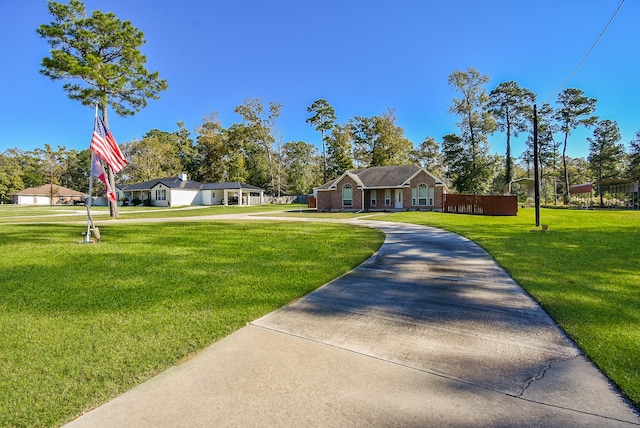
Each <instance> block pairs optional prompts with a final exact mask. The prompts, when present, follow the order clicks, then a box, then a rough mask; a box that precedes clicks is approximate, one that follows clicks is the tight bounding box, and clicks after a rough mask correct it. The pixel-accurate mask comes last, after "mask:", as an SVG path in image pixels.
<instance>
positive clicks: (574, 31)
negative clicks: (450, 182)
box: [0, 0, 640, 157]
mask: <svg viewBox="0 0 640 428" xmlns="http://www.w3.org/2000/svg"><path fill="white" fill-rule="evenodd" d="M85 4H86V6H87V10H88V11H89V12H90V11H92V10H95V9H100V10H102V11H103V12H114V13H115V14H116V15H117V16H118V17H119V18H120V19H123V20H130V21H131V22H132V24H133V25H134V26H136V27H138V28H139V29H140V30H142V31H143V32H144V34H145V36H146V39H147V44H146V45H145V46H144V47H143V53H144V54H145V55H146V56H147V60H148V69H149V70H152V71H153V70H157V71H159V73H160V76H161V77H162V78H164V79H166V80H167V82H168V85H169V89H168V90H167V91H166V92H164V93H163V94H162V95H161V98H160V100H155V101H150V102H149V105H148V106H147V107H146V108H145V109H143V110H142V111H141V112H140V113H138V114H136V115H135V116H133V117H127V118H120V117H118V116H116V115H115V113H111V115H110V116H109V120H110V128H111V131H112V133H113V134H114V136H115V138H116V140H117V141H118V142H119V143H125V142H128V141H131V140H133V139H136V138H137V139H140V138H141V137H142V136H143V135H144V134H145V133H146V132H148V131H149V130H151V129H154V128H157V129H160V130H163V131H168V132H172V131H174V130H176V129H177V126H176V123H177V122H178V121H182V122H185V124H186V127H187V129H189V130H190V131H192V132H193V131H194V130H195V128H196V127H197V126H198V125H200V124H201V123H202V119H203V118H204V117H207V116H209V115H210V114H211V113H212V112H217V113H218V117H219V119H220V120H221V121H222V124H223V126H225V127H228V126H230V125H231V124H233V123H236V122H240V120H241V118H240V116H238V115H236V114H235V113H233V109H234V108H235V107H236V106H238V105H240V104H242V102H243V100H244V99H245V98H254V97H255V98H261V99H263V101H264V102H265V103H267V102H269V101H278V102H280V103H281V104H282V106H283V107H282V114H281V116H280V118H279V120H278V122H277V124H278V127H279V129H280V131H281V132H282V133H283V142H287V141H294V140H295V141H300V140H302V141H306V142H309V143H313V144H316V145H319V143H320V135H319V133H318V132H316V131H314V130H313V128H311V127H310V126H309V125H308V124H307V123H305V119H306V118H307V117H309V114H308V113H307V111H306V108H307V106H309V105H311V103H312V102H313V101H314V100H316V99H318V98H324V99H326V100H327V101H328V102H329V103H330V104H331V105H332V106H333V107H334V109H335V111H336V115H337V116H338V123H341V124H342V123H346V122H347V121H348V120H349V119H350V118H352V117H354V116H373V115H379V114H382V113H383V112H384V111H385V110H386V109H387V108H394V109H395V113H396V116H397V122H396V123H397V125H399V126H402V127H403V128H404V129H405V135H406V136H407V138H409V139H410V140H411V141H413V142H414V144H416V145H417V144H419V143H421V142H422V141H423V140H424V139H425V137H427V136H432V137H434V138H436V140H437V141H441V137H442V136H443V135H445V134H448V133H450V132H456V131H457V127H456V121H457V118H456V117H455V116H453V115H451V114H449V113H448V112H447V111H448V109H449V107H450V106H451V100H452V98H453V97H455V96H457V94H456V93H455V92H454V90H453V89H452V88H451V87H449V85H448V84H447V77H448V75H449V74H450V73H452V72H453V71H455V70H457V69H461V70H466V69H467V68H468V67H475V68H476V69H478V70H479V71H480V72H482V73H483V74H488V75H489V76H490V78H491V80H490V81H489V83H488V84H487V85H486V89H487V91H490V90H491V89H493V88H495V87H496V86H497V85H498V84H499V83H500V82H503V81H508V80H515V81H516V82H518V84H519V85H520V86H522V87H525V88H528V89H530V90H531V91H533V92H534V93H536V95H537V97H538V103H539V104H541V103H542V102H543V101H545V100H547V99H548V98H549V97H550V96H551V95H552V93H553V92H554V91H555V90H556V89H557V88H558V86H559V85H560V84H561V83H562V82H563V81H564V80H565V79H566V78H567V77H568V76H569V74H570V73H571V71H572V70H573V69H574V68H575V67H576V66H577V65H578V63H579V62H580V60H581V59H582V58H583V57H584V55H585V54H586V53H587V51H588V50H589V48H590V47H591V45H592V44H593V42H594V41H595V39H596V38H597V36H598V35H599V34H600V32H601V31H602V29H603V28H604V26H605V25H606V23H607V22H608V21H609V18H610V17H611V16H612V14H613V13H614V11H615V10H616V9H617V7H618V6H619V4H620V0H538V1H535V2H529V1H520V0H486V1H477V0H449V1H432V0H394V1H379V0H353V1H350V0H339V1H338V0H324V1H322V0H318V1H314V2H311V1H303V0H271V1H267V0H233V1H231V0H229V1H219V0H218V1H217V0H181V1H166V0H109V1H106V0H86V1H85ZM0 16H3V17H4V19H3V25H2V26H0V47H1V48H2V52H3V66H2V67H0V94H2V103H0V151H4V150H6V149H7V148H14V147H17V148H19V149H22V150H33V149H35V148H37V147H44V144H45V143H48V144H50V145H52V146H53V147H54V148H55V147H56V146H65V147H67V148H68V149H71V148H75V149H79V150H80V149H85V148H88V146H89V141H90V137H91V132H92V128H93V110H92V109H91V108H88V107H84V106H82V105H80V104H79V103H78V102H75V101H72V100H69V99H68V98H67V97H66V94H65V92H64V91H63V90H62V83H60V82H54V81H51V80H49V79H48V78H46V77H44V76H42V75H40V74H39V69H40V61H41V59H42V58H43V57H44V56H47V55H48V53H49V46H48V44H47V43H46V42H45V41H44V40H42V39H40V38H39V36H38V34H37V33H36V31H35V29H36V28H37V27H38V26H39V25H40V24H43V23H49V22H50V21H51V16H50V15H49V13H48V10H47V7H46V1H44V0H25V1H3V2H1V4H0ZM639 18H640V2H638V1H632V0H627V1H626V2H625V3H624V5H623V6H622V9H621V11H620V13H619V14H618V16H617V17H616V18H615V20H614V21H613V23H612V25H611V26H610V27H609V29H608V30H607V32H606V33H605V35H604V37H603V38H602V39H601V41H600V42H599V44H598V45H597V46H596V48H595V49H594V51H593V52H592V53H591V55H590V56H589V58H588V59H587V60H586V62H585V63H584V64H583V66H582V67H581V68H580V69H579V70H578V72H577V73H576V74H575V76H574V77H573V78H572V79H571V81H570V82H569V83H568V84H567V85H566V86H565V87H576V88H580V89H582V90H584V92H585V93H586V95H588V96H590V97H594V98H597V99H598V108H597V114H598V115H599V116H600V118H601V119H611V120H616V121H617V122H618V124H619V125H620V129H621V132H622V136H623V138H622V142H623V143H625V144H627V143H628V142H629V141H630V140H631V139H633V138H634V136H635V133H636V131H638V130H640V26H638V24H637V23H638V19H639ZM555 99H556V96H555V95H554V96H553V98H552V99H551V102H552V104H555ZM591 135H592V130H586V131H580V132H578V131H576V132H575V133H574V134H573V135H572V136H570V137H569V138H570V139H569V148H568V154H569V155H570V156H574V157H577V156H587V155H588V143H587V141H586V138H587V137H588V136H591ZM559 138H560V136H558V139H559ZM490 142H491V148H492V151H493V152H495V153H500V154H504V150H505V138H504V136H503V135H501V134H494V135H493V136H492V137H490ZM523 150H524V138H522V137H521V138H519V139H518V140H517V141H516V143H515V144H514V149H513V154H514V155H515V156H519V155H520V154H521V153H522V151H523Z"/></svg>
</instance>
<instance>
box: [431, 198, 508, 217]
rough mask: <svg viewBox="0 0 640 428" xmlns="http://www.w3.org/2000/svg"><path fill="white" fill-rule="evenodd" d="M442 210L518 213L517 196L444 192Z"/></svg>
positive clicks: (462, 212) (472, 212) (491, 213)
mask: <svg viewBox="0 0 640 428" xmlns="http://www.w3.org/2000/svg"><path fill="white" fill-rule="evenodd" d="M442 210H443V211H444V212H446V213H458V214H478V215H518V197H517V196H480V195H459V194H445V195H443V201H442Z"/></svg>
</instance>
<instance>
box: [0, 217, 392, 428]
mask: <svg viewBox="0 0 640 428" xmlns="http://www.w3.org/2000/svg"><path fill="white" fill-rule="evenodd" d="M123 211H124V210H123ZM195 211H204V210H195ZM80 229H83V226H80V225H77V224H72V223H69V224H67V223H62V224H23V225H17V224H10V225H9V224H6V225H0V251H1V252H2V254H3V256H2V257H1V258H0V426H16V427H19V426H30V427H31V426H56V425H60V424H62V423H64V422H66V421H69V420H70V419H72V418H74V417H75V416H77V415H78V414H80V413H82V412H83V411H86V410H88V409H91V408H93V407H95V406H98V405H99V404H101V403H103V402H105V401H107V400H108V399H110V398H112V397H115V396H117V395H119V394H121V393H122V392H124V391H126V390H128V389H130V388H131V387H133V386H134V385H136V384H139V383H140V382H142V381H144V380H146V379H148V378H150V377H152V376H153V375H155V374H157V373H159V372H160V371H162V370H164V369H166V368H167V367H169V366H171V365H172V364H175V363H176V362H178V361H180V360H181V359H183V358H186V357H188V356H189V355H191V354H193V353H195V352H197V351H198V350H201V349H203V348H204V347H206V346H207V345H209V344H211V343H212V342H214V341H216V340H218V339H220V338H222V337H224V336H226V335H228V334H230V333H231V332H233V331H235V330H236V329H238V328H241V327H242V326H244V325H245V324H246V323H247V322H249V321H251V320H254V319H256V318H258V317H260V316H261V315H263V314H265V313H268V312H270V311H272V310H274V309H276V308H278V307H280V306H282V305H284V304H286V303H287V302H289V301H291V300H293V299H295V298H297V297H299V296H302V295H304V294H306V293H308V292H310V291H312V290H313V289H315V288H317V287H318V286H320V285H322V284H324V283H326V282H327V281H329V280H331V279H332V278H335V277H337V276H339V275H341V274H343V273H344V272H346V271H348V270H350V269H351V268H353V267H354V266H356V265H358V264H359V263H361V262H362V261H364V260H365V259H366V258H368V257H369V256H370V255H371V254H372V253H373V252H374V251H375V250H376V249H377V248H378V247H379V246H380V244H381V243H382V240H383V236H382V234H381V233H380V232H378V231H375V230H371V229H368V228H359V227H353V226H346V225H339V224H309V223H301V222H291V223H287V225H286V227H282V224H281V223H276V222H267V221H264V222H260V221H256V222H225V221H215V222H214V221H203V222H192V223H182V222H181V223H174V222H172V223H152V224H147V223H145V224H142V223H139V224H124V223H123V224H117V221H114V222H108V223H107V224H106V225H102V226H101V231H102V235H103V240H102V241H101V242H100V243H99V244H94V245H81V244H78V243H77V242H78V241H80V239H81V236H80V233H81V230H80Z"/></svg>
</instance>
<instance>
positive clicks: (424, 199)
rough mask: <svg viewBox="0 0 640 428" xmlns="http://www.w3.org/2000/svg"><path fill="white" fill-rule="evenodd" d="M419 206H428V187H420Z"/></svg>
mask: <svg viewBox="0 0 640 428" xmlns="http://www.w3.org/2000/svg"><path fill="white" fill-rule="evenodd" d="M418 205H427V185H426V184H421V185H419V186H418Z"/></svg>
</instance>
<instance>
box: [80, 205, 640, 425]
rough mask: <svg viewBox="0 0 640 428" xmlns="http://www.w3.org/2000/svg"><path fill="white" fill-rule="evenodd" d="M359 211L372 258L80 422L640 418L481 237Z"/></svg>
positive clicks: (591, 421)
mask: <svg viewBox="0 0 640 428" xmlns="http://www.w3.org/2000/svg"><path fill="white" fill-rule="evenodd" d="M225 217H226V216H216V217H215V218H211V219H215V220H219V219H223V218H225ZM236 217H237V216H236ZM246 218H252V219H254V220H257V219H260V220H265V219H269V217H264V216H260V217H246ZM194 219H195V218H194ZM197 219H199V220H202V218H197ZM179 220H182V221H184V219H179ZM280 220H291V221H300V220H301V219H299V218H286V219H285V218H282V219H280ZM323 221H326V220H323ZM334 221H335V220H334ZM350 222H353V223H354V224H360V225H365V226H369V227H374V228H378V229H380V230H382V231H383V232H384V233H385V234H386V239H385V242H384V244H383V245H382V247H381V248H380V250H379V251H378V252H377V253H376V254H375V255H374V256H373V257H371V258H370V259H369V260H367V261H366V262H365V263H363V264H362V265H360V266H359V267H357V268H356V269H354V270H353V271H351V272H349V273H348V274H346V275H344V276H342V277H340V278H337V279H335V280H334V281H332V282H330V283H328V284H326V285H325V286H323V287H322V288H320V289H318V290H316V291H314V292H312V293H310V294H308V295H307V296H305V297H304V298H302V299H299V300H297V301H294V302H292V303H291V304H289V305H288V306H285V307H283V308H281V309H279V310H277V311H275V312H272V313H270V314H268V315H266V316H264V317H262V318H260V319H258V320H256V321H254V322H252V323H250V324H249V325H247V326H246V327H244V328H243V329H241V330H239V331H237V332H235V333H233V334H232V335H230V336H227V337H226V338H224V339H222V340H220V341H219V342H217V343H215V344H213V345H212V346H210V347H209V348H207V349H205V350H204V351H203V352H202V353H200V354H199V355H198V356H196V357H195V358H193V359H191V360H190V361H188V362H186V363H184V364H181V365H179V366H176V367H173V368H171V369H169V370H167V371H166V372H164V373H162V374H160V375H159V376H157V377H155V378H153V379H151V380H150V381H148V382H146V383H144V384H142V385H140V386H138V387H136V388H134V389H133V390H131V391H129V392H127V393H125V394H123V395H122V396H120V397H118V398H116V399H114V400H113V401H111V402H109V403H107V404H105V405H103V406H102V407H99V408H98V409H95V410H93V411H92V412H89V413H87V414H86V415H84V416H82V417H81V418H79V419H77V420H76V421H74V422H72V423H71V424H69V426H70V427H84V426H86V427H117V426H122V427H124V426H136V427H141V426H146V427H177V426H184V427H213V426H215V427H220V426H229V427H239V426H242V427H246V426H255V427H258V426H329V427H344V426H363V427H364V426H403V427H404V426H415V427H418V426H420V427H425V426H427V427H428V426H433V427H511V426H540V427H571V426H589V427H601V426H608V427H616V426H620V427H631V426H640V418H639V417H638V414H637V413H636V412H635V411H634V410H633V409H632V407H630V406H629V405H628V404H627V403H626V402H625V401H624V399H623V398H622V397H621V396H620V395H619V393H618V392H617V391H616V390H615V389H614V388H613V387H612V386H611V384H610V383H609V382H608V381H607V379H606V378H605V377H604V376H603V375H602V374H601V373H600V372H599V371H598V370H597V369H596V368H595V367H594V366H593V365H592V364H591V363H589V362H588V361H587V360H586V358H585V357H584V356H583V355H582V353H581V352H580V350H579V349H578V348H577V347H576V346H574V345H573V344H572V343H571V342H570V341H569V340H568V339H567V338H566V337H565V336H564V334H563V333H562V332H561V331H560V330H559V329H558V328H557V326H556V325H555V324H554V323H553V322H552V321H551V319H550V318H549V317H548V316H547V315H546V313H545V312H544V311H543V310H542V309H541V308H540V307H539V306H538V305H537V304H536V303H535V302H534V301H533V300H532V299H531V298H530V297H529V296H528V295H527V294H526V293H525V292H524V291H523V290H522V289H521V288H520V287H519V286H518V285H517V284H516V283H515V281H513V279H512V278H511V277H510V276H509V275H508V274H506V273H505V272H504V270H502V269H501V268H500V267H499V266H498V265H497V264H496V263H495V262H494V261H493V260H492V259H491V257H490V256H489V255H488V254H487V253H486V252H485V251H484V250H482V249H481V248H480V247H478V246H477V245H475V244H474V243H473V242H471V241H469V240H467V239H465V238H462V237H460V236H458V235H455V234H452V233H449V232H445V231H442V230H439V229H434V228H429V227H423V226H415V225H409V224H402V223H390V222H376V221H368V220H350Z"/></svg>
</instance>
